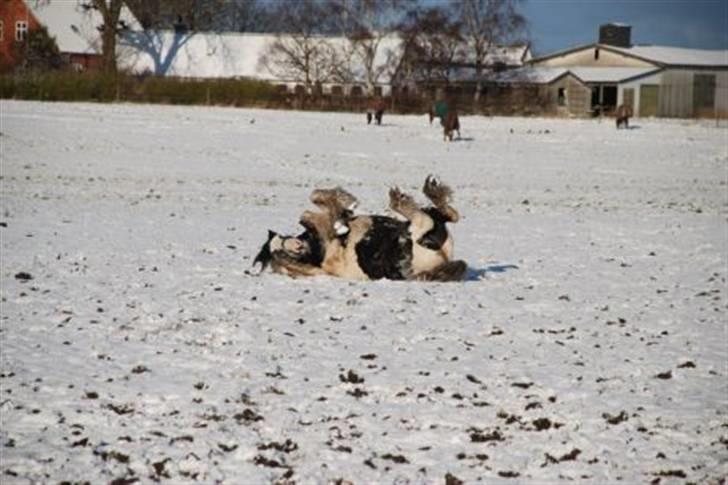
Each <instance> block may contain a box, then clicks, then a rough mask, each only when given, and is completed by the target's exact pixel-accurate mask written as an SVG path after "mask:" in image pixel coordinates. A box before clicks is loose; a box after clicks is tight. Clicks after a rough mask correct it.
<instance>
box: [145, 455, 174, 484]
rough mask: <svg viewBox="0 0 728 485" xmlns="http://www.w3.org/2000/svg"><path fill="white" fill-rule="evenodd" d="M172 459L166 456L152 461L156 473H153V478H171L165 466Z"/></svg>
mask: <svg viewBox="0 0 728 485" xmlns="http://www.w3.org/2000/svg"><path fill="white" fill-rule="evenodd" d="M170 460H171V458H165V459H164V460H161V461H158V462H155V463H152V468H153V469H154V475H152V476H151V477H150V478H152V479H153V480H159V479H160V478H171V477H170V475H169V472H168V471H167V469H166V466H165V465H166V464H167V462H168V461H170Z"/></svg>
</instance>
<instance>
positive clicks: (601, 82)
mask: <svg viewBox="0 0 728 485" xmlns="http://www.w3.org/2000/svg"><path fill="white" fill-rule="evenodd" d="M630 37H631V27H629V26H627V25H623V24H607V25H603V26H602V27H601V28H600V37H599V42H598V43H596V44H590V45H586V46H581V47H576V48H573V49H568V50H565V51H560V52H556V53H553V54H549V55H546V56H543V57H538V58H535V59H532V60H531V62H530V63H529V68H530V69H533V70H534V71H538V70H540V69H545V68H547V69H549V70H550V69H554V68H561V69H564V70H568V71H569V72H571V73H573V74H574V75H575V76H576V77H578V78H579V79H580V80H581V81H582V82H583V83H584V85H586V86H588V87H589V88H590V90H591V99H590V103H589V111H591V112H592V113H600V112H607V113H609V112H611V111H612V110H614V108H615V107H616V106H619V105H620V104H626V105H628V106H631V107H632V109H633V111H634V113H635V115H636V116H662V117H694V116H709V117H714V116H722V117H725V116H728V50H702V49H684V48H679V47H666V46H652V45H631V41H630ZM567 99H568V93H567Z"/></svg>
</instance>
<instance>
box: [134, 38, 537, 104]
mask: <svg viewBox="0 0 728 485" xmlns="http://www.w3.org/2000/svg"><path fill="white" fill-rule="evenodd" d="M276 43H282V44H284V45H285V47H286V50H287V51H289V52H296V51H299V52H300V53H301V55H300V59H295V58H293V56H291V57H288V58H280V57H279V58H276V54H275V53H273V52H272V51H271V46H273V45H274V44H276ZM372 44H376V48H375V52H376V54H375V56H374V59H373V60H372V62H371V64H370V67H369V68H368V69H366V68H365V67H364V66H365V64H366V61H365V60H364V58H363V56H362V52H363V49H357V47H356V46H355V44H353V43H352V42H351V41H349V40H348V39H347V38H346V37H342V36H324V35H320V36H311V37H309V38H305V39H304V38H298V37H296V36H293V35H278V34H273V33H234V32H224V33H215V32H195V31H184V30H177V31H171V30H170V31H155V30H145V31H128V32H124V33H122V36H121V41H120V45H121V46H126V47H127V48H128V49H130V50H127V53H126V54H125V55H124V56H122V58H121V59H120V61H121V64H122V66H124V67H125V68H126V69H128V70H129V71H131V72H134V73H137V74H140V73H147V74H151V75H157V76H172V77H182V78H189V79H210V78H251V79H259V80H264V81H268V82H271V83H273V84H276V85H278V86H279V87H280V88H281V89H282V90H286V91H289V92H294V93H309V94H315V93H317V92H318V93H322V94H333V95H352V96H361V95H365V94H378V95H384V96H388V95H390V94H391V93H392V91H393V89H396V88H400V89H404V90H408V91H409V92H417V91H428V90H435V89H437V88H438V87H441V86H443V85H445V84H456V85H458V86H461V87H464V88H466V89H468V86H470V89H471V90H472V87H474V86H475V84H476V82H477V79H475V69H474V67H472V64H473V63H471V62H469V61H468V59H459V60H458V61H457V62H454V63H453V64H452V65H451V66H447V69H444V70H447V71H448V72H449V77H448V78H444V79H437V80H434V81H433V80H425V79H418V78H417V76H416V75H413V74H411V73H409V72H407V69H406V68H404V67H403V63H402V62H401V61H402V56H403V50H404V45H403V41H402V39H401V38H400V37H399V35H397V34H391V35H387V36H383V37H381V38H380V39H377V40H375V41H372ZM306 49H308V50H310V51H311V52H314V53H315V56H313V57H315V58H316V61H314V62H312V63H311V66H308V67H304V66H303V65H302V64H303V63H302V62H299V61H301V60H302V59H303V57H304V56H303V52H304V50H306ZM530 58H531V55H530V50H529V48H528V46H527V45H518V46H513V47H498V48H496V49H493V52H492V54H491V55H489V56H488V57H487V59H486V62H485V64H486V69H487V68H491V69H494V68H497V69H498V70H503V69H510V68H513V67H518V66H522V65H523V64H524V62H526V61H527V60H528V59H530ZM440 70H441V71H442V70H443V69H440Z"/></svg>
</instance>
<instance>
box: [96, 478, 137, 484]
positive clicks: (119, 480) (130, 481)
mask: <svg viewBox="0 0 728 485" xmlns="http://www.w3.org/2000/svg"><path fill="white" fill-rule="evenodd" d="M86 483H87V482H86ZM134 483H139V478H138V477H121V478H115V479H113V480H111V481H110V482H109V485H132V484H134Z"/></svg>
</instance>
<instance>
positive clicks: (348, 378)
mask: <svg viewBox="0 0 728 485" xmlns="http://www.w3.org/2000/svg"><path fill="white" fill-rule="evenodd" d="M339 380H340V381H341V382H348V383H351V384H361V383H362V382H364V378H363V377H359V376H358V375H357V374H356V372H354V371H353V370H351V369H349V372H347V373H346V374H339Z"/></svg>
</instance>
